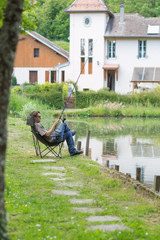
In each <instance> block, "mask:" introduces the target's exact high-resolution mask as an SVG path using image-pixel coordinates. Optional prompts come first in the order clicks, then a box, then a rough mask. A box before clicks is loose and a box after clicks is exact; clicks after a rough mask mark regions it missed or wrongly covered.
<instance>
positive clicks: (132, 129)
mask: <svg viewBox="0 0 160 240" xmlns="http://www.w3.org/2000/svg"><path fill="white" fill-rule="evenodd" d="M69 125H70V127H71V128H72V129H76V130H77V134H76V139H75V140H76V142H77V141H81V142H82V148H83V149H84V150H85V147H86V136H87V131H88V130H90V131H91V136H90V143H89V148H90V150H89V156H90V158H91V159H92V160H94V161H97V162H98V163H100V164H101V165H103V166H105V165H106V164H108V163H109V167H110V168H113V169H114V168H115V165H118V166H119V171H120V172H123V173H125V174H127V173H129V174H131V177H133V178H135V179H136V171H137V169H138V168H140V173H141V182H142V183H144V184H146V185H149V186H152V187H153V185H154V176H155V175H160V140H159V136H160V121H159V120H158V119H149V120H142V119H141V120H138V121H137V119H94V120H81V121H69ZM108 161H109V162H108Z"/></svg>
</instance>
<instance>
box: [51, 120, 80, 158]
mask: <svg viewBox="0 0 160 240" xmlns="http://www.w3.org/2000/svg"><path fill="white" fill-rule="evenodd" d="M65 140H66V142H67V146H68V151H69V153H70V154H72V153H74V152H76V151H77V150H76V148H75V147H74V140H73V137H72V132H71V130H70V128H69V127H68V125H67V124H66V123H65V122H64V123H63V122H62V123H60V125H59V126H58V128H57V129H56V130H55V131H54V132H53V134H52V142H54V143H60V142H63V141H65Z"/></svg>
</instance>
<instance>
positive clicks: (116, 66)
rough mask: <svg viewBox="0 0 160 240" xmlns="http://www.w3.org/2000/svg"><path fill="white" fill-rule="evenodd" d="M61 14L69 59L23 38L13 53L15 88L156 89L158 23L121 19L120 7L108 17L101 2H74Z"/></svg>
mask: <svg viewBox="0 0 160 240" xmlns="http://www.w3.org/2000/svg"><path fill="white" fill-rule="evenodd" d="M65 11H66V12H67V13H68V14H69V15H70V36H69V38H70V53H69V56H68V52H66V51H64V50H63V49H61V48H59V47H58V46H56V45H55V44H53V43H52V42H50V41H49V40H48V39H46V38H44V37H42V36H41V35H40V34H37V33H36V32H28V35H27V36H24V37H22V38H21V40H22V41H19V43H18V48H17V54H16V59H15V64H14V74H15V76H16V77H17V79H18V83H23V82H31V83H34V82H36V81H37V82H38V83H40V84H42V83H45V81H46V82H55V81H56V82H59V83H60V82H63V81H74V82H77V80H78V88H79V90H87V89H92V90H99V89H102V88H106V87H107V88H109V89H110V90H113V91H116V92H117V93H121V94H126V93H130V92H132V91H133V90H134V89H136V90H138V88H139V87H140V86H141V87H143V86H145V87H154V86H156V85H158V84H159V83H160V54H159V52H160V18H144V17H142V16H140V15H138V14H125V13H124V5H123V4H121V6H120V13H116V14H113V13H112V12H111V11H110V10H109V9H108V7H107V6H106V5H105V3H104V1H103V0H75V1H74V2H73V4H72V5H71V6H69V7H68V8H67V9H66V10H65ZM37 51H38V52H37ZM37 54H38V55H37Z"/></svg>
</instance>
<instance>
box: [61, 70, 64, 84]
mask: <svg viewBox="0 0 160 240" xmlns="http://www.w3.org/2000/svg"><path fill="white" fill-rule="evenodd" d="M61 82H65V71H62V72H61Z"/></svg>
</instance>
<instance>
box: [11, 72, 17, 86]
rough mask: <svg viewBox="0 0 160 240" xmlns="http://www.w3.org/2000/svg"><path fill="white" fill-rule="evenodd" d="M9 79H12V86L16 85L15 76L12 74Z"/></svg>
mask: <svg viewBox="0 0 160 240" xmlns="http://www.w3.org/2000/svg"><path fill="white" fill-rule="evenodd" d="M11 79H12V86H16V85H17V78H16V77H15V76H13V75H12V78H11Z"/></svg>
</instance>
